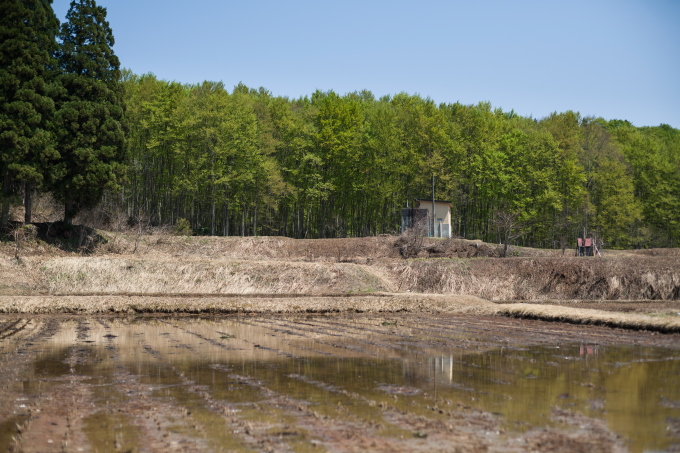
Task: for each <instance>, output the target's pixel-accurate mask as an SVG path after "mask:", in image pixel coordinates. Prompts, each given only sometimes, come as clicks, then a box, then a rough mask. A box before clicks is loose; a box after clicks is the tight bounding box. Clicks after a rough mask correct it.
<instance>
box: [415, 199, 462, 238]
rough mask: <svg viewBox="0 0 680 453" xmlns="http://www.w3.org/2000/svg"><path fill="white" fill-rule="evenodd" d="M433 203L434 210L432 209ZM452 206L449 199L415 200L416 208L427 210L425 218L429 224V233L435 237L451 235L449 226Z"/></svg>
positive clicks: (448, 236)
mask: <svg viewBox="0 0 680 453" xmlns="http://www.w3.org/2000/svg"><path fill="white" fill-rule="evenodd" d="M433 205H434V210H433V209H432V208H433ZM452 207H453V204H452V203H451V202H449V201H440V200H435V201H434V202H432V200H416V208H418V209H426V210H427V218H428V220H429V224H430V228H429V231H430V233H429V235H430V236H434V237H437V238H450V237H451V234H452V231H453V229H452V228H451V208H452ZM433 211H434V215H433Z"/></svg>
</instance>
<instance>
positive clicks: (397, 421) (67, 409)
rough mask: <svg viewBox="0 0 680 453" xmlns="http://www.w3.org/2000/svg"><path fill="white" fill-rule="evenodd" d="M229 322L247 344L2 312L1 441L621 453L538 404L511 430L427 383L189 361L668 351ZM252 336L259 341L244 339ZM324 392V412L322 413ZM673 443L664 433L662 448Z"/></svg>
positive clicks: (121, 323) (578, 337) (458, 324)
mask: <svg viewBox="0 0 680 453" xmlns="http://www.w3.org/2000/svg"><path fill="white" fill-rule="evenodd" d="M226 319H228V320H229V322H231V323H235V324H237V325H240V326H242V329H243V330H242V331H239V332H244V334H243V335H241V334H237V335H236V336H235V337H232V339H231V340H225V339H224V338H225V337H226V336H227V335H222V337H219V335H217V334H220V332H217V334H215V332H212V335H209V334H208V333H206V331H205V330H201V329H200V327H199V326H200V323H198V322H194V321H192V319H191V318H169V319H168V318H160V319H159V318H148V319H146V320H145V319H138V318H137V319H135V318H122V319H121V318H110V317H92V316H79V317H75V318H74V317H69V316H65V315H61V316H49V317H44V316H33V317H31V318H23V317H21V316H19V315H14V316H7V315H5V316H3V317H2V318H0V332H1V333H0V335H1V336H2V337H3V340H4V342H3V343H2V345H3V349H2V352H3V354H2V355H1V356H0V365H1V366H0V446H2V447H7V448H9V450H10V451H24V452H29V451H37V452H52V451H150V452H156V451H158V452H160V451H343V452H344V451H395V452H399V451H404V452H407V451H408V452H411V451H423V452H429V451H461V452H463V451H464V452H478V451H479V452H520V451H555V452H558V451H559V452H590V451H612V452H617V451H628V450H629V449H630V448H631V444H630V443H629V440H627V438H626V437H625V436H622V435H621V434H620V433H617V432H615V431H612V429H611V428H610V427H609V426H607V424H606V423H603V422H602V421H601V420H599V419H596V418H591V417H587V416H585V415H583V414H581V413H580V412H578V411H572V410H569V409H568V408H566V407H561V406H559V405H557V406H554V407H552V408H550V409H549V410H548V412H547V414H546V417H547V419H548V422H549V423H547V424H546V423H545V422H535V421H534V422H528V423H524V424H522V425H521V427H519V426H518V427H517V428H509V427H508V426H507V423H506V420H505V417H504V416H502V415H500V414H494V413H492V412H489V411H485V410H481V409H479V408H476V407H474V406H473V405H471V404H470V403H468V402H466V401H456V400H451V399H449V397H448V396H447V394H446V392H445V390H444V389H440V393H439V394H438V393H437V388H436V386H435V388H434V392H432V391H428V392H422V391H416V389H413V388H409V387H396V386H384V388H382V389H381V388H380V387H378V390H377V391H367V390H366V388H364V387H360V388H356V389H354V388H352V387H348V386H347V385H348V383H347V384H346V385H342V384H340V385H338V383H337V382H334V381H333V380H332V378H331V377H330V376H328V377H327V378H321V377H319V378H309V377H306V373H299V372H295V371H293V372H287V373H284V374H282V375H280V376H285V382H280V381H279V380H278V379H273V378H272V376H273V375H271V373H268V372H267V371H266V370H267V368H266V367H261V368H243V367H240V366H238V367H234V366H232V365H220V364H219V363H215V364H213V365H210V360H213V361H214V360H216V359H215V358H214V357H215V353H211V357H213V358H207V360H208V362H201V363H202V365H201V368H199V367H198V366H197V365H196V364H194V362H193V361H194V360H198V359H200V358H202V357H204V355H201V354H205V352H201V351H206V349H205V348H206V347H207V346H206V345H208V346H210V347H211V348H213V349H215V350H225V349H226V352H227V353H234V354H238V353H240V352H239V351H245V352H247V353H248V354H252V352H250V351H261V354H264V355H265V356H266V357H272V358H275V357H280V358H279V359H277V360H279V361H281V360H292V361H293V363H298V361H300V362H299V363H301V364H304V363H305V361H306V360H308V359H305V358H306V357H308V358H312V357H319V358H322V359H323V360H326V359H328V358H333V357H343V356H344V357H355V358H356V360H357V361H358V362H361V360H362V359H361V358H362V357H374V356H376V353H377V352H380V355H382V354H387V356H393V357H400V356H401V354H403V352H405V351H407V350H409V351H413V350H416V351H422V353H423V354H425V355H430V354H434V351H447V354H451V355H452V357H470V356H471V355H474V354H476V353H481V352H484V351H488V350H493V349H498V348H504V349H506V350H507V351H521V350H522V348H523V347H526V346H527V345H545V346H549V347H555V345H565V344H572V343H576V344H578V343H581V344H590V345H597V346H598V347H600V348H602V347H608V346H615V345H636V346H637V347H663V348H671V349H674V350H677V348H678V342H677V335H650V334H649V333H644V332H631V331H621V330H615V329H609V328H603V327H594V326H589V327H584V326H571V325H558V324H553V323H544V322H541V321H530V320H519V319H504V318H498V317H489V316H470V315H441V314H438V315H433V314H430V315H428V314H419V315H412V314H392V315H388V316H387V317H384V316H377V317H376V316H375V315H366V314H363V315H358V314H347V315H333V316H325V315H314V316H308V317H299V316H297V317H291V316H290V315H288V316H284V317H278V318H272V317H270V316H264V317H263V316H252V315H251V316H243V315H241V316H238V317H232V318H226ZM214 325H215V326H219V325H220V321H219V319H218V320H216V321H214ZM249 329H264V330H265V331H266V332H269V334H265V335H264V336H258V337H249V336H248V335H246V334H245V333H247V332H252V330H249ZM217 330H219V328H218V329H217ZM154 333H155V335H156V336H157V337H152V336H151V335H152V334H154ZM159 333H160V335H159ZM232 333H233V331H232ZM367 333H368V334H369V335H368V336H367ZM216 335H217V336H216ZM155 338H159V339H155ZM221 338H222V339H221ZM267 338H269V339H267ZM312 341H313V342H314V343H313V344H314V346H312V343H311V342H312ZM8 342H9V343H8ZM255 342H257V343H255ZM93 345H99V349H96V348H95V349H93ZM310 346H311V349H310ZM46 350H48V351H55V352H53V353H52V355H51V356H50V357H52V356H55V357H56V360H55V359H50V360H45V359H44V358H43V359H41V357H43V356H44V354H45V351H46ZM181 351H185V352H181ZM177 354H180V355H177ZM206 357H207V356H206ZM468 360H469V359H468ZM208 365H210V366H208ZM258 369H259V370H260V371H258ZM275 369H276V367H275V368H272V370H275ZM200 370H203V371H200ZM206 371H207V373H206ZM201 373H203V374H201ZM276 375H277V376H278V375H279V374H276ZM384 378H385V377H384V376H383V378H382V379H384ZM22 382H23V387H22ZM221 382H224V384H220V383H221ZM286 382H287V383H288V384H286ZM588 382H589V381H586V384H588ZM369 384H370V385H369V387H370V388H372V387H373V386H374V385H376V384H372V383H370V382H369ZM588 385H591V384H588ZM298 386H299V388H298ZM369 387H367V388H369ZM501 387H502V386H501ZM232 388H233V389H235V390H236V393H234V392H233V391H230V389H232ZM225 392H226V393H225ZM320 395H321V396H323V398H322V400H323V401H325V402H326V404H324V405H319V400H318V398H319V396H320ZM472 395H473V396H474V395H475V393H473V394H472ZM480 395H483V392H482V393H480ZM560 398H562V397H561V396H560ZM472 400H474V398H472ZM563 401H565V402H568V401H569V400H568V399H567V400H563ZM598 401H599V400H597V399H596V400H593V402H592V403H591V404H592V405H594V406H597V405H598V404H601V403H599V402H598ZM652 403H654V404H659V402H658V401H655V402H652ZM660 403H661V404H665V403H664V402H663V401H661V402H660ZM669 426H670V425H669ZM671 434H672V433H671ZM679 435H680V433H675V434H673V436H676V437H675V441H673V442H675V443H674V444H673V443H672V445H676V446H677V445H678V442H680V437H678V436H679Z"/></svg>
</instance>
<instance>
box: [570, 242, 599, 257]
mask: <svg viewBox="0 0 680 453" xmlns="http://www.w3.org/2000/svg"><path fill="white" fill-rule="evenodd" d="M596 253H597V254H598V255H599V256H601V255H600V251H599V250H598V249H597V246H596V245H595V241H593V238H578V241H577V247H576V256H595V254H596Z"/></svg>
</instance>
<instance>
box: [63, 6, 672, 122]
mask: <svg viewBox="0 0 680 453" xmlns="http://www.w3.org/2000/svg"><path fill="white" fill-rule="evenodd" d="M98 4H99V5H101V6H104V7H106V8H107V10H108V20H109V22H110V24H111V27H112V29H113V33H114V36H115V39H116V45H115V46H114V51H115V52H116V54H117V55H118V57H119V58H120V60H121V64H122V66H123V67H126V68H129V69H131V70H132V71H133V72H135V73H138V74H143V73H147V72H153V73H154V74H156V76H158V77H159V78H161V79H166V80H175V81H178V82H182V83H198V82H201V81H203V80H214V81H220V80H221V81H223V82H224V83H225V85H226V86H227V87H232V86H234V85H236V84H238V83H239V82H243V83H244V84H246V85H248V86H250V87H255V88H257V87H260V86H262V87H265V88H266V89H268V90H269V91H270V92H271V93H272V94H274V95H278V96H288V97H291V98H296V97H299V96H305V95H310V94H312V93H313V92H314V91H315V90H317V89H320V90H324V91H325V90H334V91H336V92H337V93H340V94H344V93H347V92H352V91H360V90H363V89H367V90H370V91H372V92H373V93H374V94H375V95H376V97H379V96H383V95H386V94H396V93H399V92H406V93H410V94H416V93H417V94H420V95H421V96H423V97H429V98H431V99H432V100H434V101H435V102H437V103H453V102H461V103H464V104H476V103H478V102H480V101H489V102H491V104H492V105H493V106H494V107H501V108H502V109H503V110H508V111H509V110H511V109H514V110H515V112H517V113H519V114H520V115H523V116H533V117H534V118H542V117H544V116H546V115H548V114H550V113H551V112H553V111H558V112H563V111H566V110H574V111H578V112H580V113H581V115H583V116H591V115H592V116H602V117H604V118H606V119H615V118H616V119H627V120H629V121H631V122H632V123H633V124H634V125H636V126H656V125H659V124H661V123H666V124H670V125H671V126H673V127H676V128H680V0H636V1H633V0H590V1H581V0H576V1H574V0H570V1H556V0H555V1H554V0H537V1H533V0H515V1H510V0H477V1H475V0H467V1H458V0H450V1H435V0H420V1H418V2H416V1H402V0H389V1H386V0H363V1H357V0H345V1H342V2H340V1H333V2H331V1H324V0H315V1H313V0H278V1H274V0H250V1H243V0H241V1H231V0H196V1H194V2H187V1H186V0H183V1H179V0H135V1H133V0H98ZM68 7H69V0H55V1H54V3H53V8H54V10H55V13H56V14H57V17H59V19H60V20H62V21H63V20H64V19H65V16H66V12H67V10H68Z"/></svg>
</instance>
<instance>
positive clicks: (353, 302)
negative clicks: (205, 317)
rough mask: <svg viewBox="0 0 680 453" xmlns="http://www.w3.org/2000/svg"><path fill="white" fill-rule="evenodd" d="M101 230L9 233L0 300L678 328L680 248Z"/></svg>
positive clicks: (114, 308) (41, 309)
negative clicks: (70, 242)
mask: <svg viewBox="0 0 680 453" xmlns="http://www.w3.org/2000/svg"><path fill="white" fill-rule="evenodd" d="M99 234H100V236H99V237H100V239H99V241H98V242H97V244H96V245H95V246H94V247H91V248H90V249H88V250H87V253H85V252H84V251H83V250H82V249H81V250H80V252H79V251H78V250H76V251H75V252H65V251H63V250H62V249H60V248H58V247H55V246H53V245H48V244H47V243H46V242H44V241H42V240H40V239H37V238H33V239H32V240H31V239H29V240H26V241H24V242H23V243H22V244H20V245H21V246H20V249H17V247H16V245H15V244H13V243H7V244H4V245H2V246H1V247H0V313H60V312H66V313H127V312H138V313H152V312H161V313H172V312H178V313H243V312H254V313H292V312H305V313H327V312H396V311H409V312H416V313H417V312H421V311H426V312H438V313H460V312H475V313H479V314H482V313H483V314H490V315H491V314H494V315H501V316H511V317H525V318H535V319H545V320H553V321H565V322H573V323H579V324H600V325H608V326H615V327H628V328H633V329H647V330H656V331H660V332H678V331H680V315H679V313H680V253H679V252H680V251H679V250H677V249H654V250H636V251H605V252H604V257H601V258H600V257H597V258H578V257H574V256H573V254H574V253H573V250H567V251H566V252H565V254H564V256H563V255H562V252H561V251H560V250H537V249H525V248H512V249H511V250H510V252H511V254H512V255H513V256H512V257H510V258H498V257H496V256H497V255H498V250H497V249H498V247H496V246H493V245H490V244H485V243H482V242H480V241H469V240H463V239H452V240H426V241H425V242H424V245H423V247H422V251H421V252H420V254H419V255H418V256H417V257H416V258H413V259H408V260H406V259H403V258H401V256H400V252H399V247H398V246H399V240H398V238H396V237H372V238H355V239H323V240H295V239H289V238H274V237H248V238H235V237H228V238H218V237H178V236H171V235H168V234H157V235H147V236H134V235H125V234H113V233H106V232H99ZM18 250H19V251H18ZM492 302H493V303H492ZM614 302H616V303H614ZM518 303H521V304H518Z"/></svg>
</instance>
